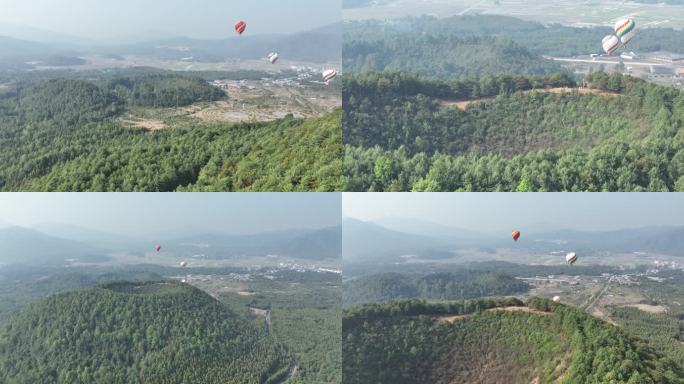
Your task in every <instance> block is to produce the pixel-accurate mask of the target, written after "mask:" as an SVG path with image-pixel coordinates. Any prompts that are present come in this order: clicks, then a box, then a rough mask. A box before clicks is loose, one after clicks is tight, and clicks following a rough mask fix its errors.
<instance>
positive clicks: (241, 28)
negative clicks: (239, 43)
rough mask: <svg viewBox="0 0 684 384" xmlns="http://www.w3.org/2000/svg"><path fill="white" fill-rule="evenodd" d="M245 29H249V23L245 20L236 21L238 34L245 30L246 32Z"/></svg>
mask: <svg viewBox="0 0 684 384" xmlns="http://www.w3.org/2000/svg"><path fill="white" fill-rule="evenodd" d="M245 29H247V23H245V22H244V21H242V20H240V21H238V22H237V23H235V32H237V33H238V34H240V35H242V33H243V32H245Z"/></svg>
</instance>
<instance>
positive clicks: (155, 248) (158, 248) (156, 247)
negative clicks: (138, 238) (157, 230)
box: [154, 244, 161, 252]
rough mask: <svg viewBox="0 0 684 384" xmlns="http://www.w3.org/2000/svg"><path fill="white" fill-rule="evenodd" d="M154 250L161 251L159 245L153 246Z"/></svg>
mask: <svg viewBox="0 0 684 384" xmlns="http://www.w3.org/2000/svg"><path fill="white" fill-rule="evenodd" d="M154 250H155V251H157V252H159V251H161V245H159V244H157V245H155V246H154Z"/></svg>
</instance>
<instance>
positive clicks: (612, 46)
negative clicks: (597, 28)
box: [603, 35, 620, 55]
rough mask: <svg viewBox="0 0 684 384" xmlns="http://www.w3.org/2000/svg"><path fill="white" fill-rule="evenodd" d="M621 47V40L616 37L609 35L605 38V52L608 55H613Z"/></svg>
mask: <svg viewBox="0 0 684 384" xmlns="http://www.w3.org/2000/svg"><path fill="white" fill-rule="evenodd" d="M619 47H620V39H618V38H617V37H616V36H614V35H608V36H606V37H604V38H603V50H604V51H606V53H607V54H609V55H612V54H613V52H615V50H617V49H618V48H619Z"/></svg>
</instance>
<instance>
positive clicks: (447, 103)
mask: <svg viewBox="0 0 684 384" xmlns="http://www.w3.org/2000/svg"><path fill="white" fill-rule="evenodd" d="M533 92H539V93H553V94H563V93H575V92H576V93H579V94H580V95H590V94H591V95H601V96H609V97H616V96H620V94H619V93H614V92H607V91H603V90H600V89H591V88H568V87H562V88H549V89H532V90H529V91H524V92H522V93H523V94H526V95H527V94H530V93H533ZM489 100H494V98H493V97H483V98H481V99H473V100H461V101H452V100H441V101H440V104H441V105H442V106H444V107H456V108H458V109H460V110H462V111H465V110H466V108H467V107H468V106H469V105H470V104H475V103H480V102H483V101H489Z"/></svg>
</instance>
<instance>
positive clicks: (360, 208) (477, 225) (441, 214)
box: [342, 193, 684, 233]
mask: <svg viewBox="0 0 684 384" xmlns="http://www.w3.org/2000/svg"><path fill="white" fill-rule="evenodd" d="M342 209H343V212H344V215H345V216H347V217H352V218H357V219H361V220H367V221H372V220H377V219H380V218H384V217H392V216H398V217H407V218H417V219H421V220H427V221H432V222H435V223H439V224H445V225H449V226H453V227H457V228H464V229H471V230H475V231H479V232H489V233H491V232H496V231H510V230H511V228H515V229H519V230H521V231H524V230H525V229H526V228H532V230H534V231H543V230H544V229H545V228H548V229H549V230H553V229H561V228H566V229H580V230H611V229H620V228H634V227H644V226H658V225H684V194H681V193H660V194H655V193H354V194H350V193H345V194H344V196H343V206H342Z"/></svg>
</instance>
